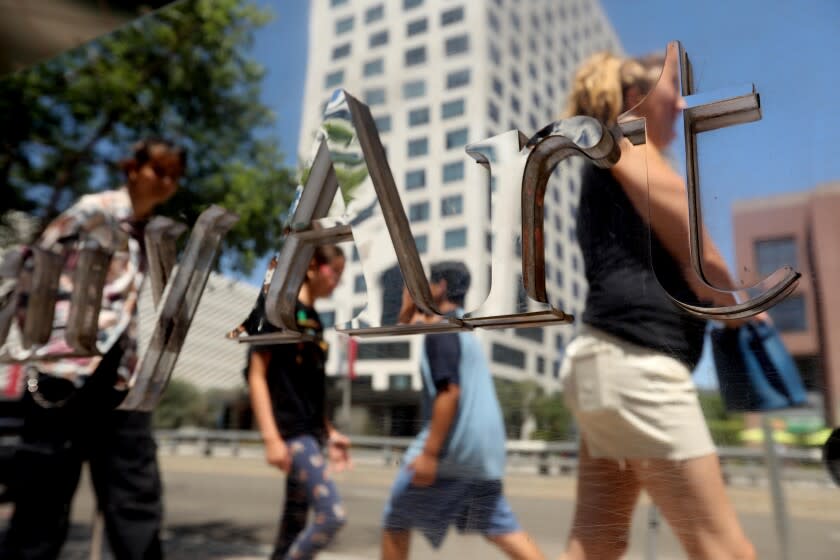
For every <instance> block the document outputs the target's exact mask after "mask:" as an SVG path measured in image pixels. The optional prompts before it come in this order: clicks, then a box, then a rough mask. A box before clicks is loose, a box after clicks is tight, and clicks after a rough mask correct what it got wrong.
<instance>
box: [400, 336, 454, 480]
mask: <svg viewBox="0 0 840 560" xmlns="http://www.w3.org/2000/svg"><path fill="white" fill-rule="evenodd" d="M425 352H426V356H427V359H428V362H429V369H430V372H431V376H432V382H433V383H434V384H435V389H436V391H437V393H436V395H435V399H434V401H433V403H432V417H431V420H430V422H429V433H428V436H427V437H426V442H425V445H424V446H423V450H422V452H421V453H420V455H419V456H418V457H417V458H416V459H415V460H414V462H413V463H412V464H411V469H412V470H413V471H414V477H413V479H412V483H413V484H414V485H416V486H429V485H431V484H433V483H434V481H435V478H436V476H437V465H438V459H439V458H440V454H441V452H442V451H443V444H444V443H445V442H446V439H447V437H448V436H449V432H450V430H451V429H452V425H453V424H454V422H455V416H456V415H457V413H458V403H459V401H460V398H461V387H460V378H459V373H458V365H459V364H460V361H461V347H460V341H459V339H458V335H457V334H452V333H448V334H438V335H428V336H427V337H426V340H425Z"/></svg>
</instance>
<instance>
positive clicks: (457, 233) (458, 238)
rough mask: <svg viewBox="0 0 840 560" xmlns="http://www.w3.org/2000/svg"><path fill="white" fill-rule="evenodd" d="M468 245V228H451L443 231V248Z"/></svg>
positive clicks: (456, 247)
mask: <svg viewBox="0 0 840 560" xmlns="http://www.w3.org/2000/svg"><path fill="white" fill-rule="evenodd" d="M466 246H467V228H457V229H450V230H447V231H445V232H444V233H443V248H444V249H458V248H460V247H466Z"/></svg>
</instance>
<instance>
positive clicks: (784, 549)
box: [761, 414, 792, 560]
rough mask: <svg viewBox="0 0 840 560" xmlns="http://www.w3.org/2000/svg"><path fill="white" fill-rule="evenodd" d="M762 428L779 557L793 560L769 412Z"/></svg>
mask: <svg viewBox="0 0 840 560" xmlns="http://www.w3.org/2000/svg"><path fill="white" fill-rule="evenodd" d="M761 430H762V433H763V434H764V454H765V458H766V460H767V479H768V481H769V483H770V492H771V494H772V496H773V514H774V516H775V518H776V532H777V533H778V535H779V558H781V559H782V560H791V558H792V556H791V554H790V527H789V526H788V516H787V508H786V506H785V494H784V489H783V488H782V468H781V464H780V462H779V455H778V453H777V450H776V442H774V441H773V427H772V426H771V425H770V418H769V417H768V415H767V414H762V415H761Z"/></svg>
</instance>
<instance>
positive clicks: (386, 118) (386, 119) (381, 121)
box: [373, 115, 391, 133]
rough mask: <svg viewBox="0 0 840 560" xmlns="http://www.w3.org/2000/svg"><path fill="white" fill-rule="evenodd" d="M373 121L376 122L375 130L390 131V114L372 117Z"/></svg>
mask: <svg viewBox="0 0 840 560" xmlns="http://www.w3.org/2000/svg"><path fill="white" fill-rule="evenodd" d="M373 122H374V123H375V124H376V130H378V131H379V132H383V133H384V132H390V131H391V116H390V115H382V116H380V117H376V118H374V119H373Z"/></svg>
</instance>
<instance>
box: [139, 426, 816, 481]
mask: <svg viewBox="0 0 840 560" xmlns="http://www.w3.org/2000/svg"><path fill="white" fill-rule="evenodd" d="M155 435H156V438H157V441H158V445H159V446H160V448H161V449H162V450H163V451H167V452H169V453H173V454H177V453H180V452H182V451H183V449H182V448H181V446H182V445H187V446H189V447H190V450H191V452H193V453H195V452H198V453H199V454H202V455H205V456H207V457H211V456H213V455H216V454H224V455H232V456H239V455H241V454H242V451H243V449H261V447H262V438H261V437H260V434H259V432H256V431H250V430H203V429H181V430H158V431H156V432H155ZM351 440H352V442H353V449H354V450H356V451H364V452H374V454H373V455H372V456H373V457H375V456H376V454H381V458H382V463H383V464H384V465H396V464H398V463H399V460H400V457H401V455H402V453H403V452H404V451H405V450H406V449H407V448H408V446H409V445H411V442H412V441H413V438H410V437H383V436H362V435H357V436H351ZM506 447H507V453H508V467H509V468H510V469H511V470H516V469H521V468H529V469H531V470H532V471H536V472H537V473H538V474H540V475H566V476H568V475H572V474H574V473H575V471H576V470H577V449H578V448H577V443H576V442H573V441H561V442H554V441H539V440H508V442H507V444H506ZM718 455H719V456H720V460H721V465H722V467H723V473H724V478H725V479H726V481H727V483H738V484H743V483H747V484H750V485H757V484H760V483H762V481H765V480H766V479H767V465H766V453H765V450H764V449H762V448H752V447H719V448H718ZM777 456H778V458H779V460H780V462H781V463H782V464H783V465H784V467H785V468H784V471H783V472H784V479H785V480H788V481H798V482H813V483H817V484H823V483H824V484H825V485H826V486H830V485H831V481H830V478H829V476H828V475H827V474H826V472H825V469H824V468H823V465H822V455H821V452H820V450H819V449H796V448H783V447H779V448H778V450H777Z"/></svg>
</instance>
